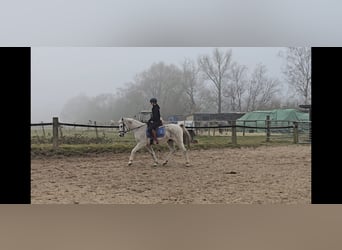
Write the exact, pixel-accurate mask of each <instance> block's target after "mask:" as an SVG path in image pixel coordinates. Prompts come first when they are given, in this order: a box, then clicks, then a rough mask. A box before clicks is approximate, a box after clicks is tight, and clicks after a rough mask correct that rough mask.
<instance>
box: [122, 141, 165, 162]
mask: <svg viewBox="0 0 342 250" xmlns="http://www.w3.org/2000/svg"><path fill="white" fill-rule="evenodd" d="M144 146H145V143H144V142H142V143H138V144H137V145H136V146H135V147H134V148H133V149H132V151H131V155H130V157H129V160H128V166H130V165H132V164H133V159H134V156H135V153H136V152H137V151H138V150H139V149H141V148H143V147H144ZM146 148H147V150H148V152H149V153H150V154H151V155H152V157H153V160H154V163H153V166H157V164H158V161H157V157H156V154H155V153H154V150H153V149H152V148H151V147H146Z"/></svg>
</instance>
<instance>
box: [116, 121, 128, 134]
mask: <svg viewBox="0 0 342 250" xmlns="http://www.w3.org/2000/svg"><path fill="white" fill-rule="evenodd" d="M118 123H119V136H120V137H123V136H124V135H125V133H127V131H128V127H127V125H126V123H125V119H124V118H123V117H121V118H120V120H119V121H118Z"/></svg>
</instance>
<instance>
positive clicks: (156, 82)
mask: <svg viewBox="0 0 342 250" xmlns="http://www.w3.org/2000/svg"><path fill="white" fill-rule="evenodd" d="M182 77H183V74H182V71H181V70H180V69H179V68H178V67H177V66H175V65H173V64H171V65H166V64H165V63H163V62H159V63H155V64H153V65H152V66H151V67H150V68H149V69H147V70H146V71H144V72H142V73H140V74H138V75H137V76H136V80H135V82H136V83H135V88H136V89H139V90H140V91H141V96H143V97H145V103H143V104H142V105H144V104H146V103H148V100H149V99H150V98H151V97H155V98H157V99H158V103H159V105H160V106H161V115H162V116H163V118H164V119H166V117H167V116H168V115H172V114H180V113H181V114H183V113H184V106H185V104H184V103H185V99H186V98H185V97H186V95H185V92H184V86H183V84H182V81H183V78H182ZM129 91H130V90H129V89H127V92H129Z"/></svg>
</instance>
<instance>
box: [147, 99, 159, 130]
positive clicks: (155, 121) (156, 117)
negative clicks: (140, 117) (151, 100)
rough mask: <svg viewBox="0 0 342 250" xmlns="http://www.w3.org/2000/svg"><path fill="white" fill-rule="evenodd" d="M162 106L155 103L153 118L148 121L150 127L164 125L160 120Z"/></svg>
mask: <svg viewBox="0 0 342 250" xmlns="http://www.w3.org/2000/svg"><path fill="white" fill-rule="evenodd" d="M159 110H160V107H159V105H158V104H156V105H153V107H152V114H151V118H150V120H149V121H148V124H149V128H153V129H155V128H157V127H158V126H161V125H162V122H161V120H160V111H159Z"/></svg>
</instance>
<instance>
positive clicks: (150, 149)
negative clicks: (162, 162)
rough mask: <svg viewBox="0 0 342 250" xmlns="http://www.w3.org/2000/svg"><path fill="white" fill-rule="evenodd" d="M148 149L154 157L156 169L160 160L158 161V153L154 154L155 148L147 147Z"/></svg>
mask: <svg viewBox="0 0 342 250" xmlns="http://www.w3.org/2000/svg"><path fill="white" fill-rule="evenodd" d="M146 149H147V150H148V152H149V153H150V154H151V155H152V158H153V160H154V163H153V166H154V167H156V166H157V165H158V160H157V156H156V153H155V152H154V150H153V148H152V147H151V146H150V145H147V146H146Z"/></svg>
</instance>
